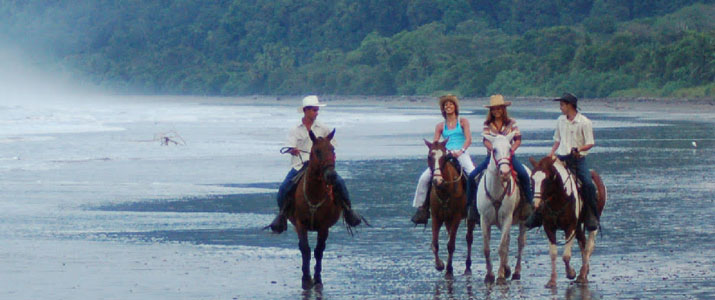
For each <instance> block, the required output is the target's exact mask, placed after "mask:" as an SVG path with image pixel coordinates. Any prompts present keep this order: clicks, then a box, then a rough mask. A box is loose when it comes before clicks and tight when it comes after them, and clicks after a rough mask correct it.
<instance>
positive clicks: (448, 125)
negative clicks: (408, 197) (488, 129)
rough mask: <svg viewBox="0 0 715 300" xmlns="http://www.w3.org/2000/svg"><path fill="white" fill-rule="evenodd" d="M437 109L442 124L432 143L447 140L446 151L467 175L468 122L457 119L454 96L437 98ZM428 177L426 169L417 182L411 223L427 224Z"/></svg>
mask: <svg viewBox="0 0 715 300" xmlns="http://www.w3.org/2000/svg"><path fill="white" fill-rule="evenodd" d="M439 108H440V110H441V111H442V117H444V122H439V123H438V124H437V126H435V128H434V139H433V141H434V142H437V141H439V140H440V137H441V138H443V139H447V138H449V141H447V145H446V147H447V150H448V151H449V152H450V153H451V154H452V156H454V157H456V158H457V160H458V161H459V164H460V165H461V166H462V169H463V170H464V172H465V174H469V173H471V172H472V171H473V170H474V163H473V162H472V158H471V157H469V153H467V148H469V145H471V144H472V133H471V131H470V129H469V121H468V120H467V119H466V118H460V117H459V99H457V97H456V96H454V95H445V96H442V97H439ZM430 177H432V174H431V173H430V169H429V168H427V169H426V170H425V171H424V172H422V175H420V179H419V180H418V181H417V189H416V190H415V197H414V199H413V200H412V206H414V207H416V208H417V212H416V213H415V215H414V216H413V217H412V222H414V223H415V224H427V220H428V219H429V204H428V203H429V202H428V201H426V200H427V197H428V194H427V190H428V189H429V184H430Z"/></svg>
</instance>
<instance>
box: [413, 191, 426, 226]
mask: <svg viewBox="0 0 715 300" xmlns="http://www.w3.org/2000/svg"><path fill="white" fill-rule="evenodd" d="M427 195H428V196H427V200H425V202H424V203H423V204H422V206H420V207H419V208H417V211H416V212H415V215H414V216H412V219H411V220H412V223H415V225H417V224H427V220H429V193H427Z"/></svg>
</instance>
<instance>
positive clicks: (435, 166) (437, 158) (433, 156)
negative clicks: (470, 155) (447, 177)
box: [425, 138, 449, 186]
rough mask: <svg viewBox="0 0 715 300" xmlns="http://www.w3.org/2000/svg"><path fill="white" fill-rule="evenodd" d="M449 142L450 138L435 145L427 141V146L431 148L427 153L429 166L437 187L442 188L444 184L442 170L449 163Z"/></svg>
mask: <svg viewBox="0 0 715 300" xmlns="http://www.w3.org/2000/svg"><path fill="white" fill-rule="evenodd" d="M447 141H449V138H447V139H445V140H444V141H442V142H439V141H437V142H434V143H430V142H428V141H427V140H425V145H427V148H429V152H428V153H427V165H428V166H429V168H430V170H431V172H432V184H434V185H435V186H440V185H442V183H444V177H443V176H444V174H443V173H442V170H443V169H444V165H445V163H446V162H447V153H448V152H447V147H446V145H447Z"/></svg>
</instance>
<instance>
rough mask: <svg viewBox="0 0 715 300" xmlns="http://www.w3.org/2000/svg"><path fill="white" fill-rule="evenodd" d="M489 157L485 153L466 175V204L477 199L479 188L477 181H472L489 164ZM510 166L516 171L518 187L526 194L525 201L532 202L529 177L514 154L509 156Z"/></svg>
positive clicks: (532, 196) (473, 202)
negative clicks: (467, 175) (481, 159)
mask: <svg viewBox="0 0 715 300" xmlns="http://www.w3.org/2000/svg"><path fill="white" fill-rule="evenodd" d="M489 159H491V154H487V157H485V158H484V160H483V161H482V162H481V163H480V164H479V165H478V166H477V168H476V169H474V171H472V173H470V174H469V177H467V183H468V184H467V200H468V201H467V204H468V205H471V204H475V205H476V203H477V202H476V201H477V190H478V189H479V187H478V186H477V185H478V182H474V179H476V177H477V175H479V173H481V172H482V171H484V170H485V169H486V168H487V167H488V166H489ZM511 163H512V167H513V168H514V171H516V177H517V178H519V187H520V188H521V190H523V191H524V195H526V201H527V202H528V203H533V202H534V192H533V191H532V190H531V178H529V173H527V172H526V169H525V168H524V165H522V164H521V162H519V160H518V159H517V158H516V155H514V156H512V157H511Z"/></svg>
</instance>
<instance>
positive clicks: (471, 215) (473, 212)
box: [467, 203, 480, 226]
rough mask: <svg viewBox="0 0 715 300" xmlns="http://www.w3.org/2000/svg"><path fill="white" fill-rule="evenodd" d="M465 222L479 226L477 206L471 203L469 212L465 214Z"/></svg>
mask: <svg viewBox="0 0 715 300" xmlns="http://www.w3.org/2000/svg"><path fill="white" fill-rule="evenodd" d="M467 220H469V221H474V222H476V223H477V226H479V222H480V221H479V210H477V204H476V203H472V204H471V205H469V211H468V212H467Z"/></svg>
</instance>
